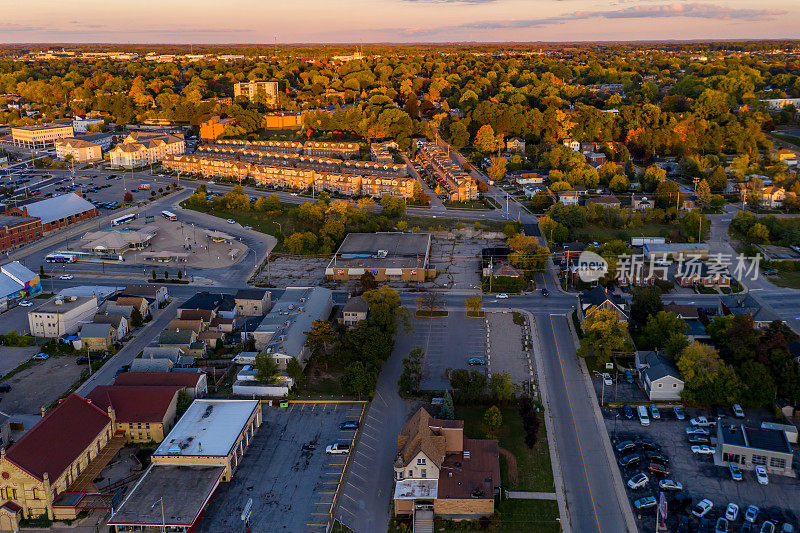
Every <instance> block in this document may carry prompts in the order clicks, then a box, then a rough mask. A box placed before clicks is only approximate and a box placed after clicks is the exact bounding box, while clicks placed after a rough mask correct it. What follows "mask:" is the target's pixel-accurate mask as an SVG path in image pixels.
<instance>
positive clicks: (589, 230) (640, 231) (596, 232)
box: [575, 223, 680, 243]
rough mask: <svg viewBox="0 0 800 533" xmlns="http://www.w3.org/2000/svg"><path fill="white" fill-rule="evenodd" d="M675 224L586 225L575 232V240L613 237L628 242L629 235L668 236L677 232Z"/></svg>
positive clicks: (590, 240)
mask: <svg viewBox="0 0 800 533" xmlns="http://www.w3.org/2000/svg"><path fill="white" fill-rule="evenodd" d="M679 231H680V228H678V226H677V225H670V224H656V223H648V224H643V225H641V226H638V227H636V228H631V229H625V228H609V227H604V226H587V227H585V228H581V229H580V230H577V231H576V232H575V237H576V239H577V240H579V241H582V242H599V243H603V242H608V241H611V240H614V239H619V240H622V241H626V242H630V240H631V237H638V236H641V235H644V236H647V237H669V236H670V233H672V232H679Z"/></svg>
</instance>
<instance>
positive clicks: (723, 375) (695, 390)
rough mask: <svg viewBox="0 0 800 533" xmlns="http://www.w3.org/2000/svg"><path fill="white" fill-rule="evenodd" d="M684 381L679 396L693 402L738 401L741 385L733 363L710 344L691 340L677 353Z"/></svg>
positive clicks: (725, 403)
mask: <svg viewBox="0 0 800 533" xmlns="http://www.w3.org/2000/svg"><path fill="white" fill-rule="evenodd" d="M676 366H677V367H678V370H679V371H680V373H681V376H682V377H683V381H684V388H683V393H682V396H683V399H684V400H685V401H687V402H688V403H690V404H695V405H731V404H733V403H736V402H738V401H739V397H740V395H741V390H742V385H741V381H740V380H739V376H737V375H736V372H735V371H734V370H733V367H730V366H728V365H726V364H725V363H724V362H723V361H722V360H721V359H720V358H719V355H718V354H717V351H716V350H715V349H714V348H712V347H711V346H708V345H705V344H701V343H699V342H693V343H691V344H689V346H687V347H686V348H685V349H684V350H683V352H681V355H680V356H679V357H678V361H677V365H676Z"/></svg>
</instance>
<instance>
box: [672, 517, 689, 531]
mask: <svg viewBox="0 0 800 533" xmlns="http://www.w3.org/2000/svg"><path fill="white" fill-rule="evenodd" d="M675 531H676V533H689V517H688V516H686V515H683V516H681V518H680V520H678V529H676V530H675Z"/></svg>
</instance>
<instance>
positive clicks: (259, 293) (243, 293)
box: [234, 289, 268, 300]
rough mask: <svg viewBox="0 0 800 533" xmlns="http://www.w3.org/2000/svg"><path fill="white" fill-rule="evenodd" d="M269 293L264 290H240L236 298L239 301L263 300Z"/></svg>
mask: <svg viewBox="0 0 800 533" xmlns="http://www.w3.org/2000/svg"><path fill="white" fill-rule="evenodd" d="M267 292H268V291H266V290H264V289H239V290H238V291H237V292H236V296H235V297H234V298H235V299H237V300H262V299H263V298H264V296H265V295H266V293H267Z"/></svg>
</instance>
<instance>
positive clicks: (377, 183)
mask: <svg viewBox="0 0 800 533" xmlns="http://www.w3.org/2000/svg"><path fill="white" fill-rule="evenodd" d="M416 183H417V181H416V180H415V179H413V178H380V177H375V176H364V177H362V178H361V194H363V195H364V196H372V197H373V198H380V197H382V196H383V195H384V194H388V195H389V196H397V197H398V198H413V196H414V186H415V185H416Z"/></svg>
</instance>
